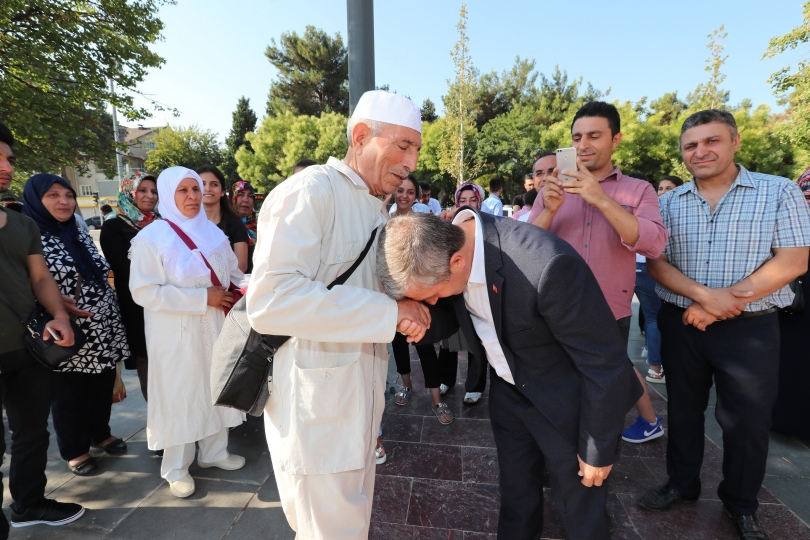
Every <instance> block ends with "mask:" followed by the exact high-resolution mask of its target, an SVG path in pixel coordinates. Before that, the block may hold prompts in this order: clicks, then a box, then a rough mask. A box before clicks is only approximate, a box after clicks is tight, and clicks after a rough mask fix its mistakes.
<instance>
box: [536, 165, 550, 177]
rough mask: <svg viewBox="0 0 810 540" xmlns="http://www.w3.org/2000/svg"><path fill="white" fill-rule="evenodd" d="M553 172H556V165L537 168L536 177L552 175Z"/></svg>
mask: <svg viewBox="0 0 810 540" xmlns="http://www.w3.org/2000/svg"><path fill="white" fill-rule="evenodd" d="M553 172H554V167H552V168H550V169H537V170H536V171H534V176H535V177H538V176H550V175H551V173H553Z"/></svg>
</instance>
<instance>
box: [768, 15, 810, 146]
mask: <svg viewBox="0 0 810 540" xmlns="http://www.w3.org/2000/svg"><path fill="white" fill-rule="evenodd" d="M802 10H803V19H802V23H801V24H800V25H799V26H797V27H796V28H794V29H793V30H791V31H790V32H788V33H787V34H785V35H783V36H779V37H775V38H773V39H771V41H770V43H769V44H768V49H767V50H766V51H765V56H764V57H765V58H772V57H774V56H776V55H778V54H782V53H783V52H785V51H788V50H793V49H796V48H797V47H799V46H805V47H806V44H807V42H808V41H810V2H805V3H804V5H803V7H802ZM768 82H770V83H771V85H772V86H773V89H774V91H775V92H777V93H778V94H784V93H787V92H791V91H792V94H791V95H790V101H789V103H790V119H789V120H788V121H787V123H786V126H785V128H786V129H785V133H786V134H787V135H788V136H789V137H790V140H791V141H792V142H793V143H794V144H796V145H797V146H799V148H800V149H801V150H802V151H803V152H805V153H806V152H808V151H810V62H808V61H807V60H801V61H799V63H798V65H797V66H796V69H795V71H794V70H792V69H791V66H789V65H788V66H786V67H784V68H782V69H780V70H779V71H777V72H776V73H774V74H773V75H771V78H770V79H769V80H768Z"/></svg>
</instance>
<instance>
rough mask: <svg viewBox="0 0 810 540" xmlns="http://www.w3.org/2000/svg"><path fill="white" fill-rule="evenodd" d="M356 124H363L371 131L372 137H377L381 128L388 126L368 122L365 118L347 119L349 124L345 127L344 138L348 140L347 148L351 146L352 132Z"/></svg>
mask: <svg viewBox="0 0 810 540" xmlns="http://www.w3.org/2000/svg"><path fill="white" fill-rule="evenodd" d="M357 124H365V125H367V126H368V128H369V129H370V130H371V136H372V137H379V136H380V134H381V133H382V131H383V128H384V127H385V126H387V125H389V124H386V123H385V122H380V121H379V120H369V119H367V118H349V123H348V124H347V125H346V138H347V139H348V140H349V146H351V145H352V131H353V130H354V126H356V125H357Z"/></svg>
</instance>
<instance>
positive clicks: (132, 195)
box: [99, 172, 160, 400]
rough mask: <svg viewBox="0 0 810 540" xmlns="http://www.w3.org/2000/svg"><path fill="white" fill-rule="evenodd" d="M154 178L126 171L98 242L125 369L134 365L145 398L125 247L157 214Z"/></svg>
mask: <svg viewBox="0 0 810 540" xmlns="http://www.w3.org/2000/svg"><path fill="white" fill-rule="evenodd" d="M157 201H158V197H157V182H156V180H155V177H154V176H149V175H146V176H144V175H142V174H141V173H139V172H136V173H134V174H130V175H129V176H127V177H126V178H124V180H123V181H122V182H121V190H120V191H119V192H118V213H119V215H118V217H117V218H116V219H110V220H108V221H105V222H104V224H103V225H102V226H101V234H100V236H99V243H100V244H101V250H102V251H103V252H104V257H105V258H106V259H107V262H108V263H110V267H111V268H112V271H113V273H114V275H115V284H116V285H115V293H116V296H117V297H118V307H119V308H120V310H121V319H122V320H123V322H124V328H125V329H126V335H127V343H128V345H129V350H130V352H131V353H132V357H131V358H130V359H129V360H127V361H126V362H125V363H124V367H126V368H127V369H136V370H137V372H138V382H140V385H141V393H142V394H143V398H144V399H146V400H148V395H147V385H146V381H147V380H148V376H147V372H148V369H149V360H148V358H147V354H146V334H145V331H144V326H143V308H142V307H141V306H139V305H138V304H136V303H135V302H134V301H133V300H132V294H130V292H129V263H130V261H129V248H130V243H131V242H132V239H133V238H135V235H136V234H138V231H140V230H141V229H143V228H144V227H146V226H147V225H149V224H150V223H153V222H154V221H155V219H156V218H158V217H160V216H159V215H158V213H157V212H156V211H155V206H157Z"/></svg>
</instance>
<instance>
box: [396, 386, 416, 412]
mask: <svg viewBox="0 0 810 540" xmlns="http://www.w3.org/2000/svg"><path fill="white" fill-rule="evenodd" d="M411 392H413V388H408V387H407V386H400V387H399V392H397V393H396V394H394V403H396V404H397V405H401V406H403V407H404V406H405V405H407V404H408V402H409V401H410V400H411Z"/></svg>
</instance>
